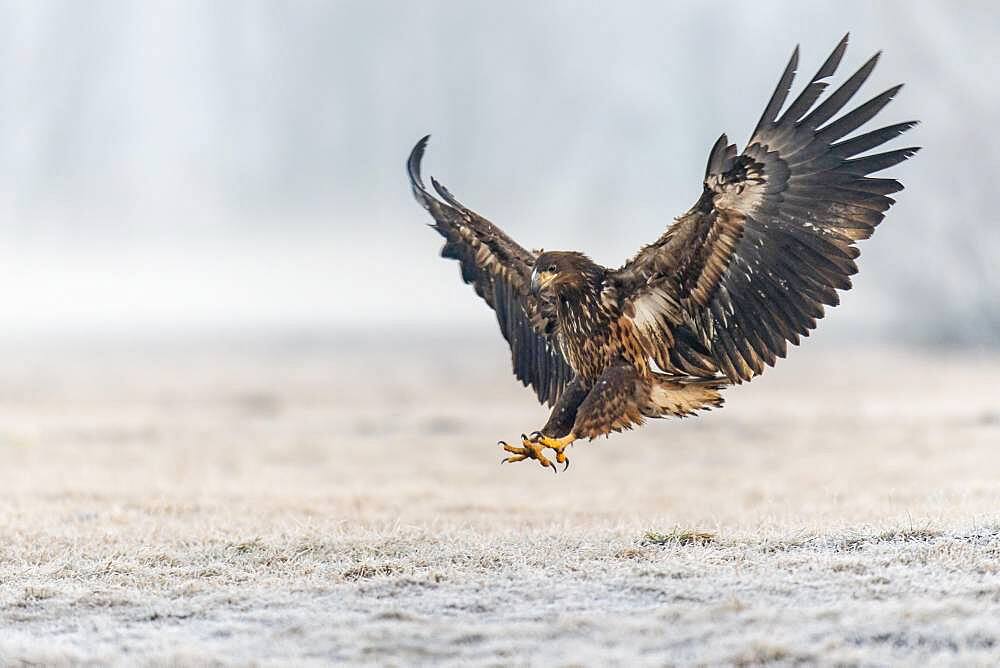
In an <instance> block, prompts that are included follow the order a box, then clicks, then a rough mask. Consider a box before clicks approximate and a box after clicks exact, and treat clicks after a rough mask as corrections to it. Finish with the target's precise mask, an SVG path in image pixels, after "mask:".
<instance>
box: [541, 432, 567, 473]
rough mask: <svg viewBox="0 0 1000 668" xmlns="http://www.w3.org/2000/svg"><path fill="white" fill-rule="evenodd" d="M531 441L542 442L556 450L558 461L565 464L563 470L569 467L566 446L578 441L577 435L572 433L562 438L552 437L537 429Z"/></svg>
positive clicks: (543, 444)
mask: <svg viewBox="0 0 1000 668" xmlns="http://www.w3.org/2000/svg"><path fill="white" fill-rule="evenodd" d="M531 441H532V442H534V443H541V444H542V446H544V447H546V448H549V449H550V450H553V451H555V453H556V461H557V462H558V463H560V464H562V465H563V471H565V470H566V469H568V468H569V457H567V456H566V448H568V447H569V446H571V445H573V443H574V442H575V441H576V436H574V435H573V434H572V433H569V434H566V435H565V436H563V437H562V438H552V437H551V436H546V435H545V434H543V433H542V432H540V431H535V432H532V434H531Z"/></svg>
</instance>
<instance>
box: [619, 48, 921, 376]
mask: <svg viewBox="0 0 1000 668" xmlns="http://www.w3.org/2000/svg"><path fill="white" fill-rule="evenodd" d="M846 47H847V37H846V36H845V37H844V39H843V40H841V42H840V43H839V44H838V45H837V48H836V49H834V51H833V53H832V54H830V57H829V58H827V59H826V61H825V62H824V63H823V65H822V66H821V67H820V69H819V71H818V72H817V73H816V75H815V76H814V77H813V78H812V79H811V80H810V81H809V84H808V85H807V86H806V87H805V89H804V90H803V91H802V92H801V93H800V94H799V96H798V97H797V98H795V100H794V101H793V102H792V103H791V104H790V105H789V106H788V108H787V109H786V110H785V112H784V113H783V114H781V116H780V117H779V116H778V114H779V112H780V111H781V108H782V107H783V106H784V103H785V100H786V98H787V96H788V93H789V91H790V89H791V85H792V79H793V78H794V75H795V70H796V67H797V65H798V52H799V50H798V47H796V48H795V51H794V52H793V54H792V57H791V60H790V61H789V63H788V66H787V67H786V68H785V71H784V73H783V74H782V76H781V79H780V81H779V83H778V86H777V88H776V89H775V91H774V94H773V95H772V97H771V99H770V101H769V102H768V104H767V107H766V108H765V110H764V113H763V115H762V116H761V118H760V122H759V123H758V124H757V127H756V129H755V130H754V132H753V134H752V135H751V138H750V141H749V142H748V144H747V147H746V149H745V150H744V151H743V153H742V154H740V155H737V153H736V147H735V146H733V145H730V144H729V143H728V141H727V139H726V136H725V135H722V137H720V138H719V140H718V141H717V142H716V143H715V146H714V147H713V148H712V151H711V153H710V155H709V159H708V167H707V169H706V173H705V180H704V188H703V192H702V196H701V198H700V199H699V200H698V202H697V203H696V204H695V206H694V207H692V209H691V210H690V211H688V212H687V213H686V214H684V215H683V216H681V217H680V218H678V219H677V221H676V222H675V223H674V224H673V225H672V226H671V227H670V228H669V229H668V230H667V231H666V233H665V234H664V235H663V236H662V237H661V238H660V239H659V240H657V241H656V242H655V243H653V244H651V245H649V246H647V247H645V248H643V249H642V250H640V251H639V253H638V254H637V255H636V256H635V257H634V258H633V259H632V260H631V261H630V262H629V263H628V264H626V265H625V266H624V267H622V268H621V269H619V270H618V271H617V272H615V273H614V274H612V279H613V281H614V285H615V286H616V287H615V289H616V290H618V293H619V295H620V297H619V298H620V299H621V300H622V301H623V303H624V306H625V313H626V314H627V316H628V317H631V319H632V320H633V323H634V324H635V327H636V331H637V332H639V335H640V339H641V340H642V341H643V345H644V347H645V349H646V350H647V352H648V353H649V355H650V357H651V358H653V359H654V360H655V361H656V363H657V364H658V365H659V366H660V367H662V368H663V369H664V370H668V371H670V372H674V373H684V374H693V375H699V376H703V375H712V374H715V373H717V372H719V371H721V372H723V373H724V374H725V375H726V376H728V378H729V379H730V380H731V381H732V382H735V383H739V382H742V381H747V380H750V379H751V378H753V377H754V376H756V375H759V374H760V373H762V372H763V370H764V369H765V367H766V366H773V365H774V363H775V360H776V358H779V357H784V356H785V353H786V346H787V342H788V341H791V342H792V343H794V344H798V342H799V337H800V336H808V334H809V331H810V330H811V329H813V328H814V327H815V326H816V321H817V320H818V319H820V318H822V317H823V308H824V306H835V305H836V304H837V303H838V301H839V300H838V296H837V292H836V291H837V290H847V289H849V288H850V287H851V281H850V278H849V277H850V276H851V275H852V274H854V273H855V272H856V271H857V265H856V264H855V259H856V258H857V257H858V253H859V252H858V249H857V247H856V246H855V242H856V241H858V240H860V239H867V238H868V237H869V236H871V234H872V232H873V230H874V228H875V226H876V225H878V224H879V222H881V220H882V218H883V216H884V213H885V211H886V210H887V209H888V208H889V207H890V206H891V205H892V204H893V203H894V200H893V199H892V198H890V197H889V195H891V194H892V193H895V192H897V191H900V190H902V189H903V186H902V185H900V183H899V182H898V181H895V180H892V179H885V178H873V177H871V176H869V175H870V174H872V173H874V172H878V171H880V170H883V169H886V168H888V167H891V166H893V165H896V164H898V163H900V162H902V161H904V160H906V159H907V158H909V157H910V156H912V155H913V154H914V153H916V151H917V150H918V149H917V148H903V149H898V150H893V151H887V152H884V153H876V154H873V155H872V154H867V155H863V156H862V155H861V154H865V153H867V152H868V151H870V150H871V149H874V148H876V147H878V146H881V145H882V144H883V143H885V142H887V141H889V140H891V139H893V138H895V137H897V136H899V135H900V134H902V133H903V132H905V131H906V130H908V129H910V128H911V127H913V126H914V125H916V122H915V121H913V122H907V123H898V124H895V125H889V126H886V127H882V128H879V129H877V130H872V131H869V132H866V133H865V134H861V135H858V136H855V137H853V138H850V139H844V137H846V136H847V135H848V134H850V133H852V132H854V131H855V130H857V129H858V128H860V127H861V126H862V125H864V124H865V123H867V122H868V121H870V120H871V119H872V118H873V117H874V116H875V115H876V114H877V113H878V112H879V111H880V110H881V109H882V108H883V107H884V106H885V105H886V104H888V102H889V101H890V100H891V99H892V98H893V97H894V96H895V95H896V93H897V92H898V91H899V89H900V88H901V86H895V87H893V88H890V89H889V90H887V91H885V92H884V93H882V94H880V95H877V96H875V97H874V98H872V99H871V100H869V101H868V102H865V103H864V104H862V105H860V106H858V107H856V108H855V109H853V110H851V111H849V112H847V113H844V114H843V115H841V116H840V117H839V118H837V119H836V120H832V121H831V119H833V117H834V116H835V115H836V114H838V113H839V112H840V111H841V110H842V109H843V108H844V106H845V105H846V104H847V103H848V101H850V99H851V98H852V97H853V96H854V94H855V93H856V92H857V91H858V89H859V88H860V87H861V85H862V84H863V83H864V82H865V80H866V79H867V78H868V76H869V75H870V74H871V72H872V69H873V68H874V67H875V64H876V63H877V62H878V58H879V54H876V55H875V56H874V57H872V58H871V59H870V60H868V62H866V63H865V64H864V65H863V66H862V67H861V68H860V69H859V70H858V71H857V72H856V73H855V74H854V75H853V76H851V77H850V78H849V79H848V80H847V81H846V82H844V83H843V84H842V85H841V86H840V87H839V88H838V89H837V90H835V91H834V92H833V93H832V94H830V95H829V96H828V97H826V99H825V100H823V101H822V102H821V103H820V104H819V105H817V106H814V105H815V104H816V102H817V101H818V100H819V98H820V96H821V94H822V93H823V91H824V90H825V89H826V87H827V85H828V84H827V82H826V81H825V80H826V79H827V78H828V77H830V76H831V75H832V74H833V73H834V72H835V71H836V69H837V66H838V65H839V64H840V60H841V58H842V57H843V55H844V51H845V49H846ZM859 156H860V157H859Z"/></svg>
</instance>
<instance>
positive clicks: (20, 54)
mask: <svg viewBox="0 0 1000 668" xmlns="http://www.w3.org/2000/svg"><path fill="white" fill-rule="evenodd" d="M848 31H850V32H851V35H852V36H851V46H850V48H849V49H848V52H847V57H846V60H845V64H844V65H843V66H842V70H841V79H840V80H842V78H843V76H846V75H847V74H848V73H850V72H851V71H853V69H855V68H856V67H857V66H858V65H860V63H862V62H863V61H864V60H865V59H867V58H868V57H869V56H870V55H871V54H872V53H873V52H875V51H876V50H879V49H883V50H884V52H885V53H884V57H883V60H882V62H881V64H880V66H879V68H878V69H876V71H875V73H874V75H873V77H872V78H871V80H870V81H869V84H868V85H867V86H866V88H865V89H863V91H862V93H861V94H860V95H859V96H858V100H859V101H862V100H864V99H867V98H869V97H871V96H873V95H875V94H876V93H878V92H880V91H882V90H883V89H885V88H886V87H888V86H890V85H892V84H895V83H898V82H906V83H907V87H906V88H905V89H904V90H903V92H902V94H901V95H900V96H899V97H898V98H897V100H896V101H895V102H894V103H893V104H892V105H890V106H889V107H888V109H887V110H886V112H885V113H883V114H882V115H881V116H880V118H879V120H880V121H882V122H883V124H887V123H890V122H896V121H902V120H909V119H914V118H916V119H920V120H921V121H922V122H923V124H922V125H920V126H919V127H918V128H917V129H916V130H914V131H912V132H911V133H910V134H909V135H908V136H907V137H906V138H904V139H903V140H901V141H900V143H897V144H896V146H902V145H910V144H918V145H922V146H924V147H925V150H924V152H923V153H921V154H920V155H919V156H918V157H917V158H916V159H915V160H912V161H910V162H908V163H906V164H904V165H902V166H900V167H898V168H896V169H895V170H893V172H892V175H893V176H895V177H897V178H899V179H901V180H902V181H903V182H904V183H905V184H906V186H907V190H906V191H904V192H903V193H901V194H900V195H899V196H898V199H899V204H898V205H897V206H896V207H895V208H893V209H892V211H891V212H890V214H889V217H888V219H887V222H886V224H885V225H884V226H883V227H881V228H880V230H879V232H878V234H876V235H875V237H874V238H873V239H872V240H871V241H869V242H867V243H865V244H864V246H863V257H862V261H861V267H862V271H861V273H860V275H859V277H858V278H857V280H856V282H855V286H856V287H855V290H853V291H852V292H850V293H848V294H847V295H846V296H845V298H844V300H843V301H844V306H842V307H841V308H839V309H837V311H836V313H835V314H834V316H833V317H831V318H829V320H828V321H827V322H826V323H824V325H823V326H822V327H821V328H820V331H821V332H824V334H823V336H824V339H825V340H828V341H838V342H839V341H843V340H852V341H858V340H865V341H868V340H872V341H882V342H889V341H900V340H901V341H905V342H912V343H935V344H939V343H943V344H949V345H955V346H970V345H975V346H977V347H978V346H982V347H986V346H991V345H996V344H997V343H998V342H1000V277H998V276H997V272H996V271H995V270H994V266H995V258H997V257H998V253H1000V232H998V227H1000V213H998V210H997V207H996V206H995V205H994V202H993V196H994V193H995V190H996V182H997V178H998V172H1000V163H998V158H997V156H998V155H1000V141H998V139H997V135H996V133H995V132H994V131H993V124H994V122H995V121H996V118H997V109H998V107H997V99H998V96H1000V93H998V92H997V87H996V85H995V83H996V72H995V67H996V63H997V62H1000V45H998V42H997V39H996V36H997V34H1000V4H997V3H993V2H978V3H976V2H968V3H962V4H961V5H954V4H951V3H933V2H912V1H905V2H903V1H900V2H879V3H868V2H849V1H845V0H837V1H836V2H816V3H783V2H756V3H745V4H737V3H733V4H728V5H725V6H721V5H718V4H715V3H702V2H687V3H684V2H671V3H662V2H618V3H604V4H601V5H597V6H594V5H593V4H592V3H587V4H586V5H584V4H583V3H578V2H570V1H566V2H546V3H535V2H504V3H496V2H478V1H477V2H457V1H453V2H420V3H403V2H388V1H371V0H365V1H360V0H359V1H356V2H355V1H345V2H305V1H303V2H273V1H271V2H264V1H251V0H242V1H228V0H213V1H212V2H154V1H152V0H150V1H147V2H141V3H137V2H128V1H125V0H122V1H114V0H108V1H99V0H95V1H92V2H87V3H80V2H74V1H71V0H65V1H62V2H51V1H39V2H27V1H26V2H4V3H3V4H2V5H0V278H2V280H0V309H2V322H3V323H4V324H3V327H2V332H0V336H2V337H5V338H7V339H19V340H32V341H34V340H40V339H46V338H51V339H64V338H72V337H76V336H78V337H94V336H98V337H100V336H117V337H140V336H172V335H181V334H184V335H186V334H192V333H201V334H213V333H219V334H232V333H247V332H288V333H294V332H315V333H319V334H320V335H322V333H324V332H330V331H371V330H372V329H377V330H379V331H383V332H390V331H391V332H397V331H400V330H406V331H409V330H414V331H416V330H424V331H435V330H439V329H440V328H442V326H444V325H447V326H448V327H449V328H450V329H449V331H453V332H454V331H465V330H468V331H469V332H473V333H482V334H486V333H491V332H493V330H494V328H495V325H494V324H493V322H492V316H491V314H489V313H487V312H486V309H485V308H484V307H483V305H482V304H481V303H479V301H478V300H477V299H476V298H475V297H474V295H473V294H472V292H471V290H470V289H469V288H468V287H466V286H464V285H462V284H461V283H460V281H459V280H458V270H457V267H456V265H454V263H447V262H444V261H443V260H440V259H438V258H436V253H437V251H438V248H439V246H440V240H439V239H438V237H437V236H436V235H435V234H434V233H432V232H431V231H430V230H428V229H427V228H426V227H425V226H424V225H423V224H424V223H425V222H427V220H428V219H427V217H426V214H425V213H424V212H423V211H422V210H421V209H420V208H419V207H418V206H417V205H416V204H415V203H414V202H413V201H412V199H411V197H410V193H409V190H408V187H407V183H406V179H405V175H404V171H403V162H404V159H405V157H406V155H407V153H408V151H409V150H410V148H411V146H412V145H413V144H414V142H415V141H416V140H417V139H418V138H419V137H421V136H422V135H423V134H425V133H428V132H430V133H433V135H434V136H433V139H432V142H431V145H430V149H429V153H428V156H427V158H426V161H425V169H426V170H427V172H428V173H430V174H434V175H435V176H438V177H439V178H441V180H442V181H443V182H444V183H446V184H447V185H449V187H450V188H451V189H452V190H453V191H454V192H455V193H456V195H457V196H458V197H459V198H460V199H462V200H463V201H465V202H466V203H467V204H469V205H470V206H472V207H473V208H475V209H477V210H478V211H480V212H481V213H483V214H484V215H486V216H487V217H489V218H491V219H492V220H493V221H494V222H496V223H498V224H499V225H501V226H502V227H503V228H505V229H506V230H507V231H508V232H509V233H510V234H511V235H512V236H513V237H514V238H516V239H517V240H519V241H520V242H521V243H522V244H523V245H525V246H527V247H529V248H531V247H545V248H553V249H554V248H571V249H584V250H587V251H589V252H590V253H591V254H592V255H593V256H594V257H595V259H597V260H598V261H600V262H603V263H607V264H611V265H616V266H617V265H618V264H620V263H621V262H622V261H624V260H625V258H626V257H628V256H629V255H630V254H631V253H633V252H634V251H635V250H636V249H637V248H638V247H639V246H640V245H641V244H643V243H646V242H648V241H650V240H652V239H654V238H655V237H657V236H658V235H659V234H660V233H661V232H662V230H663V229H664V228H665V226H666V225H667V224H668V223H669V222H670V221H671V219H672V218H673V217H674V216H676V215H678V214H680V213H681V212H683V211H684V210H686V209H687V208H688V207H689V206H690V205H691V204H692V203H693V202H694V200H695V198H696V196H697V195H698V193H699V188H700V179H701V175H702V171H703V169H704V163H705V159H706V157H707V154H708V150H709V148H710V146H711V145H712V143H713V142H714V141H715V139H716V137H717V136H718V135H719V134H720V133H721V132H723V131H725V132H727V133H729V137H730V139H731V140H733V141H735V142H737V143H738V144H739V145H741V146H742V144H743V142H745V140H746V138H747V135H748V133H749V131H750V130H751V128H752V127H753V124H754V123H755V122H756V120H757V118H758V116H759V114H760V112H761V110H762V108H763V106H764V104H765V102H766V101H767V98H768V96H769V95H770V93H771V90H772V88H773V86H774V84H775V82H776V80H777V77H778V75H779V74H780V72H781V70H782V68H783V67H784V65H785V62H786V60H787V58H788V56H789V54H790V52H791V50H792V48H793V47H794V46H795V44H796V43H799V44H801V45H802V49H803V53H802V56H803V58H802V64H801V67H800V76H809V75H811V74H812V73H813V72H814V71H815V69H816V67H818V65H819V63H820V62H822V60H823V59H824V58H825V57H826V55H827V54H828V53H829V51H830V50H831V49H832V48H833V46H834V45H835V44H836V42H837V40H838V39H839V38H840V36H841V35H842V34H843V33H845V32H848ZM801 83H802V81H801V80H800V81H798V82H797V84H799V85H801ZM904 142H905V143H904Z"/></svg>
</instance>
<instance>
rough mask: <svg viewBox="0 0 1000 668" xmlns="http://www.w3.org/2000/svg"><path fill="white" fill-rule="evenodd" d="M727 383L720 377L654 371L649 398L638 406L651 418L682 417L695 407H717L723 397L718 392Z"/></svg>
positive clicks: (709, 408) (693, 410)
mask: <svg viewBox="0 0 1000 668" xmlns="http://www.w3.org/2000/svg"><path fill="white" fill-rule="evenodd" d="M727 384H728V382H727V381H726V379H724V378H686V377H683V376H668V375H666V374H660V373H658V374H654V378H653V382H652V383H651V384H650V389H649V399H648V401H647V403H646V405H645V406H643V408H642V414H643V415H645V416H646V417H651V418H656V417H665V416H668V415H673V416H676V417H686V416H689V415H694V414H695V413H696V412H697V411H701V410H706V411H708V410H712V409H713V408H719V407H721V406H722V404H723V401H724V400H723V398H722V394H721V393H720V392H721V390H722V389H723V388H724V387H725V386H726V385H727Z"/></svg>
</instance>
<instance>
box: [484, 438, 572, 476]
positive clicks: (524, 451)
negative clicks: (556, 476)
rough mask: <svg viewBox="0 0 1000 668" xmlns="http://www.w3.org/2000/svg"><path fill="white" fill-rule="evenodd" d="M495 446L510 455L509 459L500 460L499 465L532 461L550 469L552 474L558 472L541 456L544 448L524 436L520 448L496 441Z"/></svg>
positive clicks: (552, 463)
mask: <svg viewBox="0 0 1000 668" xmlns="http://www.w3.org/2000/svg"><path fill="white" fill-rule="evenodd" d="M497 445H499V446H500V447H502V448H503V449H504V451H505V452H509V453H510V454H511V456H510V457H505V458H504V459H503V460H501V462H500V463H501V464H505V463H507V462H510V463H512V464H513V463H514V462H520V461H523V460H525V459H534V460H536V461H538V463H539V464H540V465H542V466H545V467H548V468H551V469H552V472H553V473H558V472H559V469H558V468H557V467H556V465H555V463H554V462H552V461H551V460H549V459H548V458H547V457H546V456H545V455H544V454H542V450H544V449H545V446H544V445H542V444H541V443H539V442H537V441H533V440H531V439H529V438H528V437H527V436H526V435H525V434H521V446H522V447H517V446H515V445H510V444H508V443H506V442H505V441H497ZM560 462H561V460H560Z"/></svg>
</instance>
